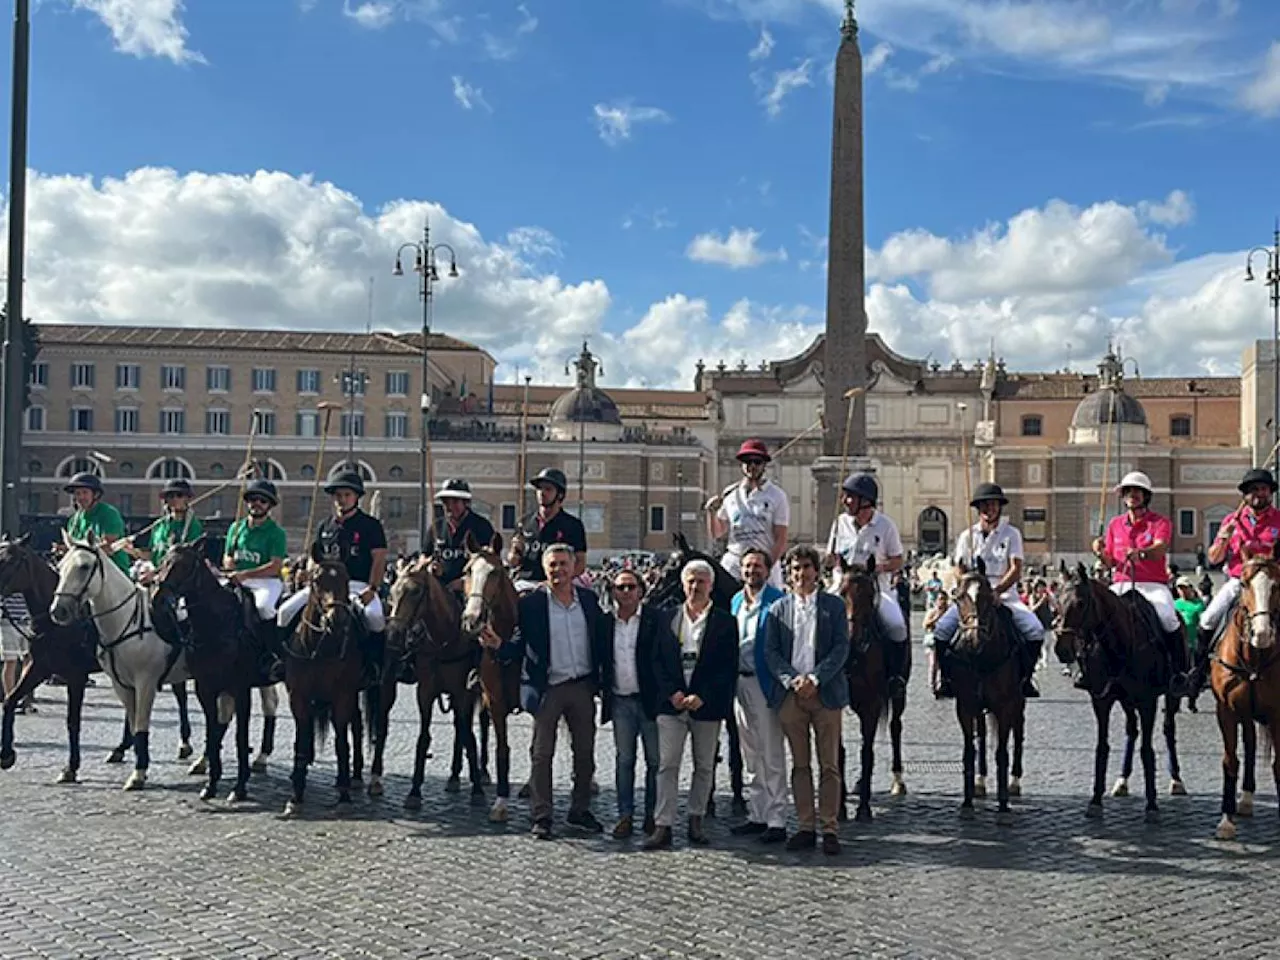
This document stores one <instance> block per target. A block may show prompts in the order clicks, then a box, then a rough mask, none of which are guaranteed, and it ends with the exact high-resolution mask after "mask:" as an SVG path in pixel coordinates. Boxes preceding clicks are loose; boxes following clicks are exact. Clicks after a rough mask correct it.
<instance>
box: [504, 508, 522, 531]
mask: <svg viewBox="0 0 1280 960" xmlns="http://www.w3.org/2000/svg"><path fill="white" fill-rule="evenodd" d="M517 519H519V518H518V517H517V516H516V505H515V504H514V503H504V504H503V505H502V529H503V530H514V529H515V528H516V520H517Z"/></svg>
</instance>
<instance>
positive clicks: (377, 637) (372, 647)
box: [360, 630, 387, 687]
mask: <svg viewBox="0 0 1280 960" xmlns="http://www.w3.org/2000/svg"><path fill="white" fill-rule="evenodd" d="M386 644H387V635H386V634H385V633H373V632H372V631H368V630H366V631H365V632H364V633H363V634H362V635H361V637H360V657H361V660H362V661H363V663H364V672H363V673H362V674H361V684H362V685H363V686H365V687H376V686H377V685H378V684H379V683H381V682H382V655H383V653H384V652H385V650H386Z"/></svg>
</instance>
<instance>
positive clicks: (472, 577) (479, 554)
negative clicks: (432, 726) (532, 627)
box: [455, 533, 520, 823]
mask: <svg viewBox="0 0 1280 960" xmlns="http://www.w3.org/2000/svg"><path fill="white" fill-rule="evenodd" d="M466 548H467V565H466V567H465V568H464V570H463V573H462V579H463V582H464V583H466V585H467V597H466V606H465V607H464V608H463V611H462V622H461V627H462V635H463V638H464V639H465V640H466V641H467V642H469V643H479V638H480V632H481V630H483V629H484V628H485V627H486V626H490V627H492V628H493V629H494V631H495V632H496V633H497V634H498V636H499V637H501V638H502V640H503V642H506V641H507V640H510V639H511V636H512V634H514V633H515V628H516V620H517V618H518V613H517V598H516V589H515V585H514V584H513V583H512V582H511V579H510V578H509V577H508V576H507V574H506V571H504V570H503V568H502V535H501V534H498V533H495V534H494V535H493V539H492V541H491V542H490V543H488V544H484V545H481V544H477V543H476V542H475V539H474V538H473V537H472V536H471V535H470V534H468V535H467V540H466ZM480 691H481V696H482V698H483V703H484V711H485V713H487V714H488V716H489V719H490V721H491V722H492V724H493V737H494V753H495V760H496V762H497V766H498V770H497V774H498V779H497V796H496V797H495V799H494V801H493V807H492V809H490V811H489V820H490V821H491V822H493V823H505V822H506V821H507V800H508V798H509V797H510V795H511V781H510V775H511V745H510V740H509V734H508V731H507V719H508V717H509V716H510V715H511V714H512V713H514V712H515V711H516V710H518V709H519V708H520V662H519V661H518V660H512V661H511V662H510V663H505V664H504V663H500V662H499V661H498V659H497V655H496V652H495V651H494V650H492V649H489V648H485V649H484V652H483V654H482V656H481V660H480ZM482 716H483V714H482ZM456 752H457V751H456V749H455V754H456ZM481 766H482V768H483V763H482V764H481Z"/></svg>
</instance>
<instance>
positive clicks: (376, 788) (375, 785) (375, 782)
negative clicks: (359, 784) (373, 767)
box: [365, 777, 382, 797]
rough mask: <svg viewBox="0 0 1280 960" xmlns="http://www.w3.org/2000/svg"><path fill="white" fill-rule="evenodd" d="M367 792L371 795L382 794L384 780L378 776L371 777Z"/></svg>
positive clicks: (378, 795) (377, 795)
mask: <svg viewBox="0 0 1280 960" xmlns="http://www.w3.org/2000/svg"><path fill="white" fill-rule="evenodd" d="M365 792H366V793H368V794H369V796H371V797H380V796H382V780H381V779H380V778H378V777H370V778H369V786H368V788H367V789H366V791H365Z"/></svg>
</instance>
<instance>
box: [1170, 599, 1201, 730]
mask: <svg viewBox="0 0 1280 960" xmlns="http://www.w3.org/2000/svg"><path fill="white" fill-rule="evenodd" d="M1174 592H1175V594H1176V599H1175V600H1174V601H1173V605H1174V607H1175V608H1176V609H1177V611H1178V616H1180V617H1181V618H1182V622H1183V624H1184V625H1185V626H1186V630H1187V646H1188V647H1189V648H1190V650H1191V662H1192V663H1197V662H1199V659H1200V644H1201V643H1204V642H1205V641H1204V639H1203V638H1202V637H1201V636H1200V618H1201V617H1202V616H1203V615H1204V611H1205V609H1206V608H1207V607H1208V603H1207V602H1206V601H1205V599H1204V597H1202V596H1201V595H1200V591H1199V590H1197V589H1196V585H1195V584H1194V583H1192V582H1191V578H1190V577H1185V576H1184V577H1179V578H1178V579H1177V580H1176V581H1175V582H1174ZM1199 696H1200V691H1199V690H1197V689H1195V688H1194V687H1193V688H1192V690H1191V691H1190V699H1189V700H1188V702H1187V709H1188V710H1190V711H1191V712H1192V713H1196V712H1197V707H1196V699H1197V698H1198V697H1199Z"/></svg>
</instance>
